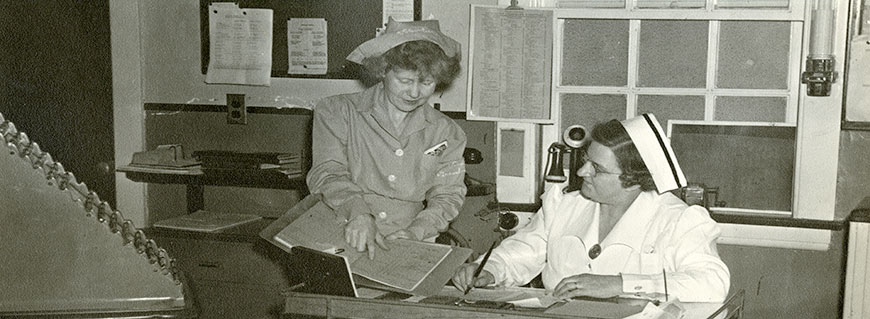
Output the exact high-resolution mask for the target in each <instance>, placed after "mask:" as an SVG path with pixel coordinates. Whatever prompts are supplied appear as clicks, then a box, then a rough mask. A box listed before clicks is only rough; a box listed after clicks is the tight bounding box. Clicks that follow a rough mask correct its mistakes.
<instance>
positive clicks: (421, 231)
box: [406, 223, 432, 240]
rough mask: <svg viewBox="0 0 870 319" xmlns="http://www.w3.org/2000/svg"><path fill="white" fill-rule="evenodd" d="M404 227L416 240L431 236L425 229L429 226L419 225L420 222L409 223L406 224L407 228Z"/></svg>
mask: <svg viewBox="0 0 870 319" xmlns="http://www.w3.org/2000/svg"><path fill="white" fill-rule="evenodd" d="M406 229H407V230H408V232H410V233H411V234H413V235H414V237H417V240H424V239H426V238H429V237H431V236H432V235H428V234H427V233H426V229H430V228H428V227H426V226H423V225H420V223H411V225H410V226H408V228H406Z"/></svg>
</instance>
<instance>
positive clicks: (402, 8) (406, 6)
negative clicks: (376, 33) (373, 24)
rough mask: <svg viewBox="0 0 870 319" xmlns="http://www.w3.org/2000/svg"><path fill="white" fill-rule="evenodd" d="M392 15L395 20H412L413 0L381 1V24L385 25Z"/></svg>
mask: <svg viewBox="0 0 870 319" xmlns="http://www.w3.org/2000/svg"><path fill="white" fill-rule="evenodd" d="M390 17H393V19H394V20H396V21H413V20H414V0H384V1H383V24H384V25H387V22H388V21H390V20H389V19H390Z"/></svg>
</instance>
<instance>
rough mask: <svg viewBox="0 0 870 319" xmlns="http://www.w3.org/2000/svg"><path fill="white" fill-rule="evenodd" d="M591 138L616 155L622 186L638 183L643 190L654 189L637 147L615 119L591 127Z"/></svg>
mask: <svg viewBox="0 0 870 319" xmlns="http://www.w3.org/2000/svg"><path fill="white" fill-rule="evenodd" d="M592 140H593V141H595V142H598V143H599V144H601V145H604V146H606V147H607V148H609V149H610V150H611V151H613V154H615V155H616V161H617V162H618V163H619V168H620V169H621V170H622V175H619V180H620V181H622V186H623V187H629V186H633V185H640V189H641V190H643V191H651V190H656V184H655V181H654V180H653V178H652V175H651V174H650V172H649V169H648V168H647V167H646V164H644V162H643V158H641V156H640V153H639V152H638V151H637V147H635V146H634V142H633V141H632V140H631V137H630V136H629V135H628V132H627V131H626V130H625V127H623V126H622V124H621V123H619V121H617V120H610V121H608V122H605V123H601V124H598V125H596V126H595V127H594V128H593V129H592Z"/></svg>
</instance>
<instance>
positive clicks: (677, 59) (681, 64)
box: [638, 20, 708, 88]
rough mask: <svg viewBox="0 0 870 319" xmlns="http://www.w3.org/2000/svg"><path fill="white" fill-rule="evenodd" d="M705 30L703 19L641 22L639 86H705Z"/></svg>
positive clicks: (706, 23)
mask: <svg viewBox="0 0 870 319" xmlns="http://www.w3.org/2000/svg"><path fill="white" fill-rule="evenodd" d="M707 29H708V22H706V21H673V20H655V21H654V20H644V21H642V22H641V25H640V48H639V52H638V55H639V67H638V86H640V87H671V88H683V87H689V88H703V87H705V85H706V75H705V74H706V73H707Z"/></svg>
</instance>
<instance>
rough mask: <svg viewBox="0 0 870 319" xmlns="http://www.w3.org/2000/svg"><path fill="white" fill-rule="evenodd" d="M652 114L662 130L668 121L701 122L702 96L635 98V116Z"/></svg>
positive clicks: (702, 111) (665, 127) (649, 96)
mask: <svg viewBox="0 0 870 319" xmlns="http://www.w3.org/2000/svg"><path fill="white" fill-rule="evenodd" d="M643 113H652V114H655V116H656V119H658V120H659V125H661V126H662V128H664V129H667V128H668V120H703V119H704V97H703V96H671V95H640V96H638V97H637V114H643Z"/></svg>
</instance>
